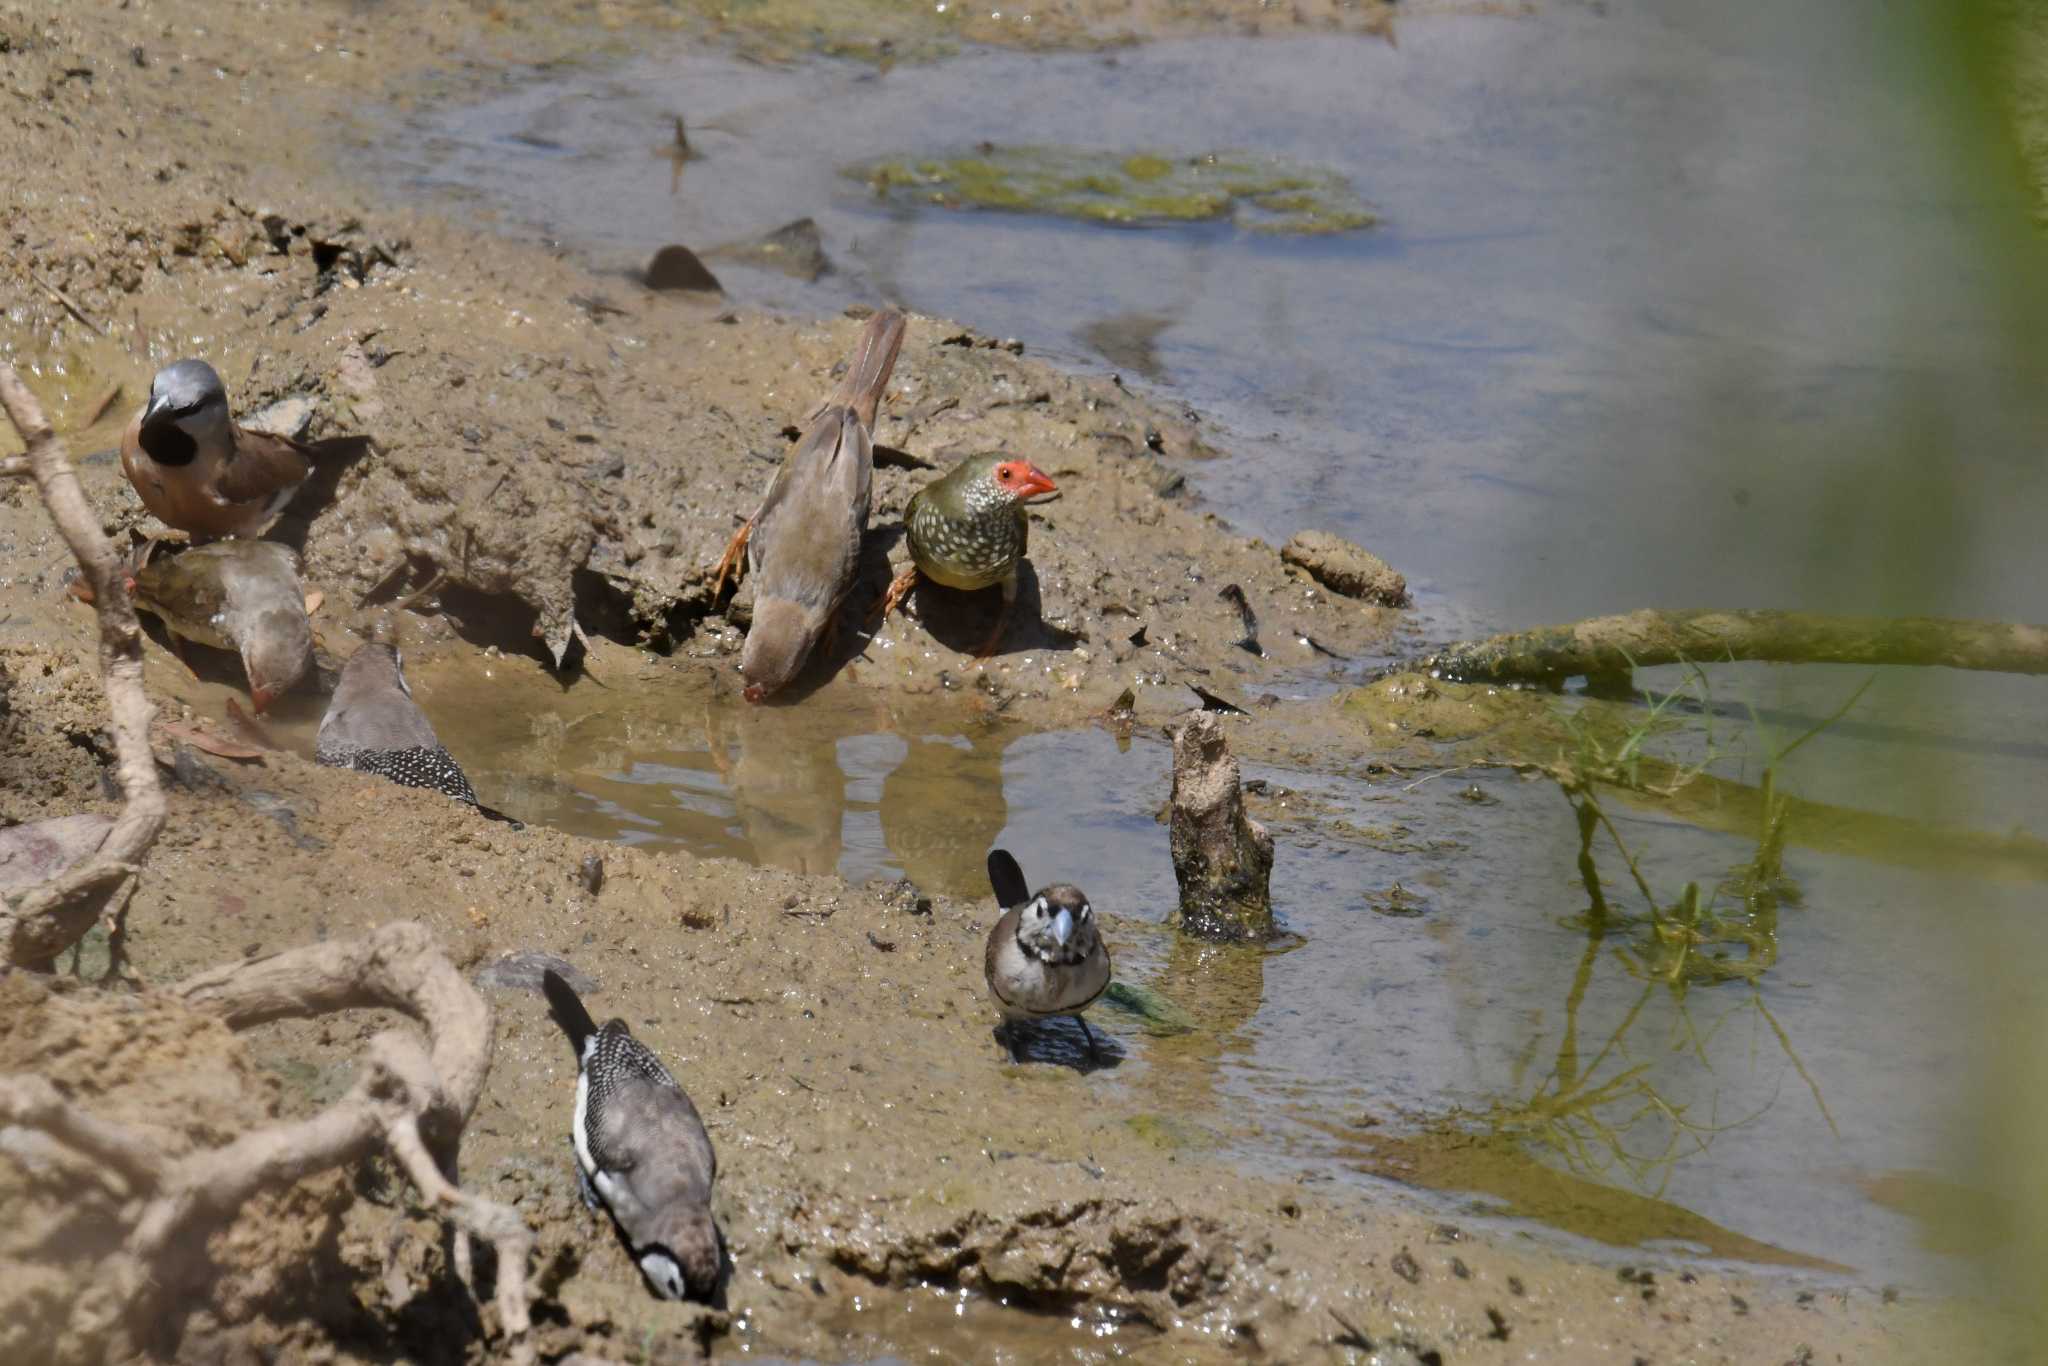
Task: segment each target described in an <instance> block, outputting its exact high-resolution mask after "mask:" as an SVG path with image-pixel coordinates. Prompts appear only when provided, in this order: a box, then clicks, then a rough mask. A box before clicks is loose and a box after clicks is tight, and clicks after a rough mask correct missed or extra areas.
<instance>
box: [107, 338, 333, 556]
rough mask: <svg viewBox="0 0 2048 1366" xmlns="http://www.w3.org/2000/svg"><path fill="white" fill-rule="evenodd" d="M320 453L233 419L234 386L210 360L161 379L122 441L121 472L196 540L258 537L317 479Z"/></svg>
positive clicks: (185, 363)
mask: <svg viewBox="0 0 2048 1366" xmlns="http://www.w3.org/2000/svg"><path fill="white" fill-rule="evenodd" d="M314 458H315V457H314V452H313V449H312V448H311V447H310V446H306V445H302V444H301V443H299V442H297V441H294V440H292V439H291V438H290V437H288V436H276V435H273V434H271V433H269V432H256V431H251V430H249V429H248V428H246V427H244V426H242V425H241V424H240V423H238V422H236V421H235V419H234V417H233V415H232V414H230V413H229V412H228V391H227V386H226V385H224V384H222V383H221V380H220V376H219V375H218V374H217V373H215V371H214V368H213V367H212V366H211V365H208V364H207V363H206V362H205V361H203V360H181V361H177V362H175V363H173V364H170V365H166V366H165V367H164V368H163V369H161V370H159V371H157V372H156V378H155V379H154V380H152V381H151V382H150V386H149V402H148V403H147V404H145V405H144V406H143V409H142V411H141V412H139V413H137V414H136V415H135V420H134V421H133V422H131V423H129V424H128V430H127V431H126V432H125V433H123V434H122V437H121V469H122V471H123V472H124V473H125V474H127V476H128V482H129V483H131V484H133V485H134V486H135V492H136V493H137V494H139V495H141V498H142V505H143V506H144V507H146V508H148V509H149V510H150V511H151V512H153V513H155V514H156V516H157V518H158V520H160V521H162V522H164V523H165V524H166V525H168V526H174V527H176V528H178V529H179V530H180V531H187V532H190V533H192V534H193V535H194V536H208V537H214V536H254V535H256V534H258V533H259V532H261V531H262V530H263V528H264V527H266V526H268V525H269V524H270V523H271V521H272V520H273V519H275V518H276V516H277V514H278V513H280V512H282V511H284V508H285V504H287V503H289V502H291V500H292V495H293V494H295V493H297V492H298V491H299V486H300V485H301V484H304V483H305V482H306V478H307V476H309V475H310V474H312V472H313V465H314Z"/></svg>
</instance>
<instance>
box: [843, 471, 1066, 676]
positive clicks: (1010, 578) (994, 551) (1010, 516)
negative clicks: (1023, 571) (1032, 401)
mask: <svg viewBox="0 0 2048 1366" xmlns="http://www.w3.org/2000/svg"><path fill="white" fill-rule="evenodd" d="M1058 491H1059V485H1057V484H1055V483H1053V481H1052V480H1051V478H1050V477H1048V476H1047V475H1046V473H1045V471H1043V470H1041V469H1039V468H1038V466H1036V465H1034V464H1032V463H1031V462H1030V461H1029V460H1022V459H1013V458H1011V457H1009V456H1006V455H1003V454H1002V453H1000V452H993V453H989V454H985V455H972V456H969V457H968V458H967V459H965V460H962V461H961V462H960V463H959V464H957V465H955V466H954V467H953V468H952V469H950V470H948V471H946V472H945V473H944V474H942V475H940V476H939V477H938V478H936V479H934V480H932V481H931V482H930V483H928V484H926V485H925V486H924V487H923V488H921V489H919V490H918V491H917V492H916V493H913V494H911V495H910V503H909V505H908V506H906V507H905V508H904V509H903V532H904V540H905V541H906V542H908V543H909V546H910V568H908V569H906V570H904V571H903V572H902V573H901V574H899V575H897V576H896V579H895V581H894V582H893V583H891V584H890V585H889V591H888V593H887V594H886V595H884V596H883V598H882V603H881V606H880V608H879V609H878V610H877V612H876V617H877V618H878V619H880V618H883V617H887V616H888V615H889V613H890V612H891V611H892V610H894V608H895V606H896V604H897V603H899V602H901V601H902V600H903V597H904V595H905V594H906V593H908V592H909V591H910V590H911V589H912V588H913V587H915V586H916V585H917V580H918V576H919V575H923V576H924V577H925V578H928V579H931V580H932V581H933V582H935V583H940V584H943V585H945V586H946V587H948V588H958V589H961V590H962V591H964V592H970V593H971V592H976V591H978V590H980V589H983V588H990V587H994V586H996V585H1001V587H1002V590H1003V605H1002V608H1001V609H1000V610H999V611H998V612H997V614H996V624H995V629H994V630H992V631H990V632H989V636H988V639H987V640H985V641H983V642H982V645H981V648H980V649H978V650H976V651H975V654H976V655H977V656H978V657H980V658H983V659H986V658H988V656H989V655H991V654H993V653H995V648H996V645H997V644H998V643H999V642H1000V641H1001V640H1002V638H1003V628H1004V626H1005V625H1007V624H1008V622H1009V617H1010V605H1011V604H1012V603H1013V602H1015V601H1016V600H1017V566H1018V565H1019V564H1021V563H1022V562H1023V560H1024V551H1025V547H1026V542H1027V541H1028V539H1029V537H1030V532H1031V521H1030V516H1029V514H1028V513H1026V512H1025V511H1024V506H1025V503H1026V502H1027V501H1028V500H1030V499H1033V498H1038V497H1042V496H1044V495H1046V494H1049V493H1057V492H1058Z"/></svg>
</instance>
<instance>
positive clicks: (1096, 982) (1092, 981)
mask: <svg viewBox="0 0 2048 1366" xmlns="http://www.w3.org/2000/svg"><path fill="white" fill-rule="evenodd" d="M988 880H989V885H990V886H992V887H994V888H995V893H996V904H998V905H1000V906H1002V907H1003V908H1004V910H1003V915H1002V918H1001V919H1000V920H998V921H996V926H995V928H994V929H993V930H990V931H989V935H988V948H987V950H986V951H985V952H984V953H983V955H982V972H983V974H984V975H985V976H986V977H987V979H988V990H989V994H990V995H991V996H993V997H995V1001H996V1007H997V1009H999V1010H1000V1011H1002V1015H1003V1023H1002V1025H1001V1026H1000V1027H999V1028H998V1030H997V1033H998V1034H1000V1035H1001V1036H1002V1039H1003V1045H1004V1047H1006V1048H1008V1049H1009V1050H1010V1059H1011V1061H1013V1062H1015V1061H1018V1060H1019V1059H1018V1057H1017V1045H1016V1043H1015V1042H1014V1041H1013V1040H1012V1039H1011V1037H1010V1026H1011V1025H1012V1024H1013V1023H1014V1022H1015V1021H1018V1020H1043V1019H1046V1018H1047V1017H1049V1016H1053V1015H1071V1016H1073V1017H1074V1021H1075V1023H1077V1024H1079V1025H1080V1026H1081V1036H1082V1037H1083V1038H1085V1039H1087V1040H1088V1054H1089V1056H1090V1057H1100V1056H1101V1054H1100V1052H1099V1050H1098V1049H1097V1048H1096V1045H1095V1035H1094V1033H1093V1032H1091V1031H1090V1030H1089V1028H1088V1022H1087V1021H1086V1020H1084V1019H1082V1018H1081V1012H1082V1011H1084V1010H1086V1009H1087V1008H1088V1007H1089V1006H1091V1005H1093V1004H1095V1000H1096V998H1097V997H1099V996H1101V995H1102V993H1103V992H1104V991H1106V990H1108V988H1109V973H1110V963H1109V947H1108V946H1107V945H1106V944H1104V943H1103V942H1102V940H1101V938H1100V937H1099V936H1098V935H1097V934H1096V931H1095V908H1094V907H1092V906H1090V905H1089V904H1088V897H1087V894H1086V893H1084V892H1083V891H1082V890H1081V889H1080V888H1079V887H1075V886H1073V885H1071V884H1069V883H1065V882H1059V883H1053V884H1052V885H1050V886H1046V887H1041V888H1040V889H1039V890H1038V891H1037V892H1035V893H1034V892H1032V891H1031V890H1030V884H1029V883H1027V882H1025V881H1024V870H1023V869H1022V868H1020V867H1018V866H1017V860H1016V859H1015V858H1014V857H1012V856H1011V854H1010V853H1009V851H1008V850H1005V849H992V850H990V851H989V855H988Z"/></svg>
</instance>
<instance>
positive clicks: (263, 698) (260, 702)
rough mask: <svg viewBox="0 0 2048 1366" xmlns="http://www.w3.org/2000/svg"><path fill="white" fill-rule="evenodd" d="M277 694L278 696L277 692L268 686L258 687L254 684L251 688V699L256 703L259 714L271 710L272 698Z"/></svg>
mask: <svg viewBox="0 0 2048 1366" xmlns="http://www.w3.org/2000/svg"><path fill="white" fill-rule="evenodd" d="M275 696H277V694H276V693H274V692H272V691H271V690H270V689H268V688H258V687H253V686H252V687H251V688H250V689H249V700H250V701H251V702H252V703H254V704H255V706H256V714H257V715H258V716H261V715H263V713H264V712H266V711H268V710H270V699H271V698H273V697H275Z"/></svg>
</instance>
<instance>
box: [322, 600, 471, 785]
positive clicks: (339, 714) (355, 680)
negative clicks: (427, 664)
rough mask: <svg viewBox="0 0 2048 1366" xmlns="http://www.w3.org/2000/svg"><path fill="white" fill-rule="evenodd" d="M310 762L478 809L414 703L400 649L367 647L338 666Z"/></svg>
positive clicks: (457, 768) (451, 759) (368, 644)
mask: <svg viewBox="0 0 2048 1366" xmlns="http://www.w3.org/2000/svg"><path fill="white" fill-rule="evenodd" d="M313 758H314V760H315V761H316V762H318V763H322V764H326V765H327V766H328V767H329V768H353V769H356V770H358V771H359V772H363V773H375V774H377V775H378V776H379V777H382V778H389V779H390V780H391V781H392V782H394V783H397V784H398V785H399V786H400V787H425V788H431V789H433V790H434V791H436V792H441V793H445V794H447V795H448V796H450V797H453V798H455V800H457V801H459V802H468V803H469V804H470V805H471V806H477V805H479V803H478V802H477V799H476V789H475V788H473V787H471V786H470V785H469V777H468V775H467V774H465V773H463V771H462V766H461V765H460V764H458V763H456V762H455V759H454V756H452V755H451V754H449V753H448V751H447V750H446V749H444V748H442V746H441V741H440V739H439V737H437V736H436V735H435V734H434V726H433V723H432V722H430V721H428V720H427V714H426V713H425V712H423V711H421V710H420V706H419V703H417V702H415V701H413V700H412V688H411V686H410V685H409V684H407V683H406V681H405V670H404V668H403V666H402V661H401V660H400V658H399V654H398V648H397V647H396V646H394V645H388V644H386V643H384V642H383V641H380V640H371V641H365V642H364V643H363V645H362V647H361V648H360V649H358V650H357V651H356V652H355V653H354V654H352V655H350V656H349V660H348V663H347V664H344V665H343V666H342V669H341V681H340V682H339V683H337V684H336V685H335V688H334V697H333V699H332V700H330V701H329V702H328V704H327V714H326V715H325V716H323V717H321V718H320V734H319V736H318V738H317V739H316V740H315V741H314V748H313Z"/></svg>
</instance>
